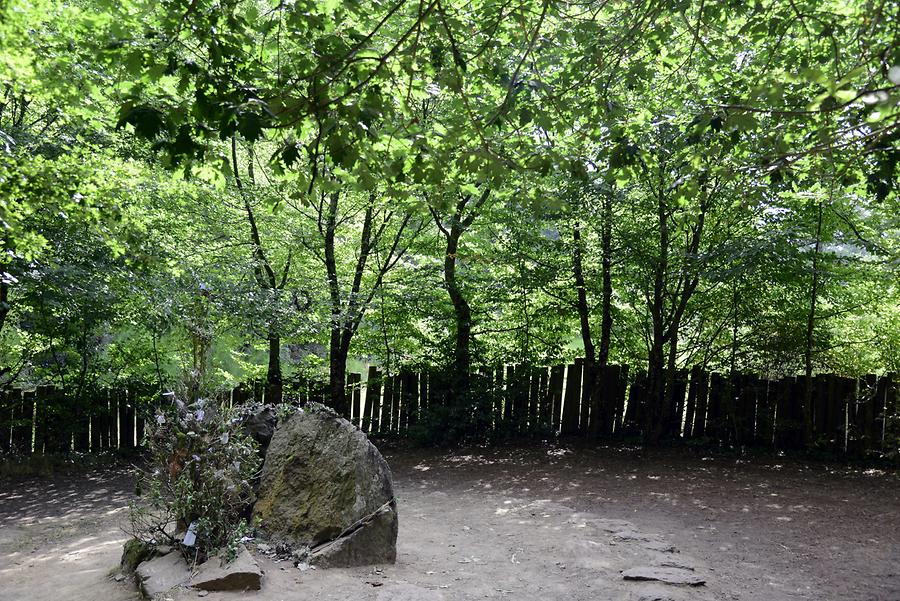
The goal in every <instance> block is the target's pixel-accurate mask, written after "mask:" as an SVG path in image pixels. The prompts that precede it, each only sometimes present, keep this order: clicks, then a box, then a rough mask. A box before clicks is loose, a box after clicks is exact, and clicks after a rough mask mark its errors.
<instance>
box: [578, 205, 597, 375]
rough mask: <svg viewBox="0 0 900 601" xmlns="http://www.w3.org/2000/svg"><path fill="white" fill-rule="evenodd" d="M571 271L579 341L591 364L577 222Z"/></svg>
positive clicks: (593, 359) (594, 356)
mask: <svg viewBox="0 0 900 601" xmlns="http://www.w3.org/2000/svg"><path fill="white" fill-rule="evenodd" d="M572 243H573V244H572V246H573V248H572V271H573V272H574V275H575V292H576V295H577V300H576V301H575V307H576V308H577V310H578V322H579V324H580V326H581V341H582V343H583V344H584V364H585V366H588V365H591V366H593V365H594V363H595V362H596V359H597V353H596V351H595V349H594V340H593V337H592V336H591V322H590V308H589V307H588V301H587V286H586V284H585V281H584V266H583V259H582V257H583V254H584V250H583V248H582V243H581V226H580V224H578V223H575V225H574V226H573V227H572Z"/></svg>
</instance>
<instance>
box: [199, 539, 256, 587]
mask: <svg viewBox="0 0 900 601" xmlns="http://www.w3.org/2000/svg"><path fill="white" fill-rule="evenodd" d="M261 579H262V571H261V570H260V569H259V565H258V564H257V563H256V560H255V559H253V556H252V555H250V552H249V551H248V550H247V549H246V548H245V547H244V546H241V547H240V549H239V550H238V554H237V557H236V558H235V560H234V561H232V562H231V563H227V564H223V563H222V562H221V561H220V559H219V558H218V557H210V558H209V559H208V560H207V561H206V562H204V563H203V564H201V565H200V567H199V568H198V570H197V573H196V574H195V575H194V577H193V578H191V581H190V586H192V587H193V588H197V589H202V590H206V591H249V590H253V591H258V590H259V587H260V580H261Z"/></svg>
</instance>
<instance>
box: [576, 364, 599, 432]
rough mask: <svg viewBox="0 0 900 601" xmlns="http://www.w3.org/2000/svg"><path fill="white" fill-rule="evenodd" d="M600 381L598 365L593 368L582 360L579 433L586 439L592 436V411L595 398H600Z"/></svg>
mask: <svg viewBox="0 0 900 601" xmlns="http://www.w3.org/2000/svg"><path fill="white" fill-rule="evenodd" d="M592 372H593V373H592ZM599 379H600V378H599V374H597V367H596V365H595V366H593V367H591V366H589V365H588V364H587V363H586V362H585V361H584V359H581V397H580V401H579V409H580V410H579V415H578V431H579V432H581V434H583V435H584V436H586V437H590V435H591V409H592V406H593V404H594V397H595V396H598V395H596V394H595V393H596V392H597V391H596V388H597V382H598V380H599ZM597 400H599V398H598V399H597ZM596 415H597V414H596V413H595V416H596Z"/></svg>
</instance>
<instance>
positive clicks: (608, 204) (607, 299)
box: [597, 193, 613, 370]
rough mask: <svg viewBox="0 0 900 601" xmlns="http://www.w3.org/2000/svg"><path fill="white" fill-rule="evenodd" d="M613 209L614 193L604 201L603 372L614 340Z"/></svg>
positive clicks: (601, 323) (602, 241)
mask: <svg viewBox="0 0 900 601" xmlns="http://www.w3.org/2000/svg"><path fill="white" fill-rule="evenodd" d="M612 209H613V200H612V193H609V194H607V195H606V196H605V197H604V199H603V225H602V228H603V229H602V232H601V237H600V252H601V255H602V257H601V261H602V263H601V268H602V273H601V278H602V280H603V295H602V298H601V309H600V310H601V319H600V354H599V356H598V357H597V360H598V361H597V362H598V366H599V368H600V369H601V370H603V369H606V366H607V365H608V364H609V346H610V341H611V340H612V324H613V319H612V219H613V214H612Z"/></svg>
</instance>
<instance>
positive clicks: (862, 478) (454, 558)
mask: <svg viewBox="0 0 900 601" xmlns="http://www.w3.org/2000/svg"><path fill="white" fill-rule="evenodd" d="M386 456H387V458H388V461H389V462H390V464H391V466H392V468H393V471H394V478H395V487H396V493H397V498H398V508H399V512H400V536H399V541H398V561H397V563H396V565H393V566H379V567H377V568H371V567H370V568H357V569H346V570H311V571H305V572H301V571H299V570H297V569H296V568H294V567H293V566H291V565H290V564H288V563H287V562H284V563H273V562H272V561H270V560H268V559H266V558H263V559H262V560H261V564H262V566H263V568H264V569H265V571H266V575H265V578H264V584H263V589H262V591H260V592H259V593H254V594H252V595H251V594H243V593H230V594H229V593H211V594H209V595H208V596H207V597H205V599H207V600H209V601H215V600H227V601H234V600H237V599H245V598H250V599H258V600H259V601H281V600H284V601H287V600H294V599H296V600H326V599H329V600H344V599H354V600H356V599H362V600H367V599H371V600H373V601H419V600H421V601H456V600H469V599H509V600H516V601H518V600H535V601H536V600H548V599H566V600H570V599H572V600H585V601H586V600H591V601H606V600H625V601H627V600H632V599H633V600H634V601H652V600H660V601H662V600H666V599H671V600H675V601H679V600H687V599H691V600H697V601H705V600H710V601H712V600H716V601H718V600H757V599H759V600H763V601H781V600H807V599H808V600H817V601H820V600H832V599H833V600H842V601H843V600H847V601H898V600H900V477H898V474H896V473H886V472H882V471H880V470H873V469H869V470H866V469H862V468H852V467H847V466H834V465H826V464H819V463H808V462H801V461H796V460H791V459H786V458H778V457H768V458H752V459H736V458H735V457H733V456H712V455H703V454H698V452H693V451H688V450H654V451H642V450H639V449H623V448H602V449H591V450H584V449H579V450H570V449H566V448H561V447H543V448H531V449H527V450H526V449H521V448H492V449H469V450H467V451H464V452H455V453H445V452H422V451H414V452H413V451H397V450H394V451H388V452H387V453H386ZM130 488H131V482H130V479H129V478H128V477H127V476H126V475H124V474H123V473H122V472H115V471H94V472H90V473H88V474H86V475H81V476H68V477H62V476H60V477H55V478H50V479H46V478H45V479H30V480H24V481H23V480H18V481H0V600H2V601H6V600H9V601H22V600H33V601H42V600H47V601H57V600H64V601H70V600H72V601H75V600H81V599H85V600H89V601H107V600H110V601H114V600H123V601H124V600H130V599H135V598H136V595H135V594H134V593H133V590H132V587H131V586H130V585H129V583H127V582H116V581H115V580H113V579H112V578H111V577H110V574H111V573H112V572H113V571H114V569H115V567H116V565H117V563H118V559H119V555H120V552H121V543H122V542H123V541H124V540H125V534H124V533H123V532H122V530H121V527H122V526H123V524H124V520H125V518H126V515H127V509H126V505H127V502H128V499H129V498H130ZM673 565H674V566H683V567H687V568H691V569H693V573H694V574H697V575H698V576H700V577H702V578H703V579H705V580H706V584H705V585H704V586H700V587H690V588H687V587H674V586H668V585H660V584H650V583H642V582H628V581H624V580H623V579H622V575H621V571H622V570H625V569H629V568H634V567H639V566H673ZM197 597H198V593H197V592H195V591H183V592H182V593H180V594H178V595H174V596H173V601H179V600H187V599H195V598H197Z"/></svg>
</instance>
